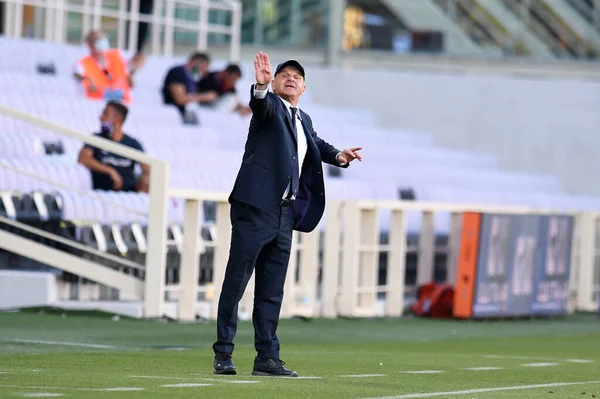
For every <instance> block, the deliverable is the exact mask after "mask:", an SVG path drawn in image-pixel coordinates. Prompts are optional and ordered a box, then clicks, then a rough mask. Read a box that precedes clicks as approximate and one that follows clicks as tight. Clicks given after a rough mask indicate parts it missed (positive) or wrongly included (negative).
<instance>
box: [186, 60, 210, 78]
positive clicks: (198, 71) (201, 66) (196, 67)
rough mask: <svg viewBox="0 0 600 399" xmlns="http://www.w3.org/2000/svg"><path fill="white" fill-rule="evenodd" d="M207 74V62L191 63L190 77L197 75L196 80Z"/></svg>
mask: <svg viewBox="0 0 600 399" xmlns="http://www.w3.org/2000/svg"><path fill="white" fill-rule="evenodd" d="M207 72H208V62H206V61H192V63H191V65H190V73H191V74H192V75H198V76H196V78H198V79H199V78H202V77H203V76H204V75H206V73H207Z"/></svg>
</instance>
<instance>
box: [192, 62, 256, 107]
mask: <svg viewBox="0 0 600 399" xmlns="http://www.w3.org/2000/svg"><path fill="white" fill-rule="evenodd" d="M241 77H242V70H241V69H240V67H239V66H237V65H235V64H229V65H228V66H227V67H226V68H225V69H224V70H222V71H218V72H210V73H208V74H207V75H206V76H205V77H203V78H202V79H200V81H199V82H198V93H212V92H215V93H217V94H218V95H219V100H218V101H208V102H207V101H200V105H202V106H209V107H211V108H215V109H220V110H227V111H235V112H237V113H239V114H240V115H248V114H250V112H251V111H250V107H248V106H247V105H244V104H243V103H242V102H241V101H240V99H239V98H237V96H236V90H235V84H236V83H237V81H238V80H239V79H240V78H241Z"/></svg>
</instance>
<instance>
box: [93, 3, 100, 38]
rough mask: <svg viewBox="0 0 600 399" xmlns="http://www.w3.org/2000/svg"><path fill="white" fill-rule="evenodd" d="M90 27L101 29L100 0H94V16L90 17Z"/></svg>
mask: <svg viewBox="0 0 600 399" xmlns="http://www.w3.org/2000/svg"><path fill="white" fill-rule="evenodd" d="M92 29H93V30H95V31H98V30H101V29H102V0H94V17H93V18H92Z"/></svg>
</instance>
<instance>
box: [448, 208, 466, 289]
mask: <svg viewBox="0 0 600 399" xmlns="http://www.w3.org/2000/svg"><path fill="white" fill-rule="evenodd" d="M462 219H463V217H462V213H460V212H452V214H451V216H450V232H449V237H448V252H447V255H446V282H447V283H449V284H455V283H456V275H457V273H458V253H459V251H460V233H461V231H462Z"/></svg>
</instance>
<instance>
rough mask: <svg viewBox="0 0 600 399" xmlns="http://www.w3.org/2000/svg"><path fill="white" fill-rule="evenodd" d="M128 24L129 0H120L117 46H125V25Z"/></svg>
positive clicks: (122, 47)
mask: <svg viewBox="0 0 600 399" xmlns="http://www.w3.org/2000/svg"><path fill="white" fill-rule="evenodd" d="M126 24H127V0H119V21H118V22H117V48H120V49H124V48H125V45H126V44H125V36H127V35H126V34H125V27H126Z"/></svg>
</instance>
